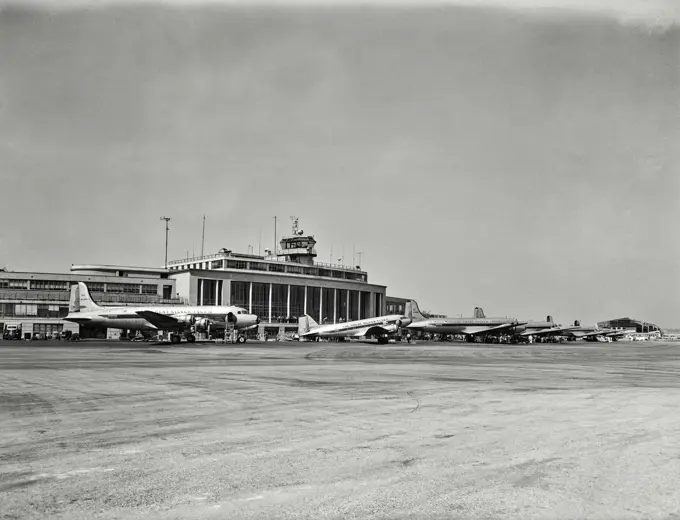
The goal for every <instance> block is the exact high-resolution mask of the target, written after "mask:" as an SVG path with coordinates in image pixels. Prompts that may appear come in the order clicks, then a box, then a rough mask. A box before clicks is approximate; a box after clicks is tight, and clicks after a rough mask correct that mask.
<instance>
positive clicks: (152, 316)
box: [135, 311, 179, 330]
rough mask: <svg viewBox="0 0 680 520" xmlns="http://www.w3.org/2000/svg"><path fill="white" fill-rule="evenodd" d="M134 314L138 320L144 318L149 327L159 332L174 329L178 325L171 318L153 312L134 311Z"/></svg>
mask: <svg viewBox="0 0 680 520" xmlns="http://www.w3.org/2000/svg"><path fill="white" fill-rule="evenodd" d="M135 314H137V315H138V316H139V317H140V318H144V319H145V320H146V321H148V322H149V323H151V325H153V326H154V327H156V328H159V329H161V330H163V329H166V328H173V327H176V326H177V324H178V323H179V322H178V321H177V320H176V319H175V318H173V317H172V316H167V315H165V314H159V313H157V312H153V311H136V313H135Z"/></svg>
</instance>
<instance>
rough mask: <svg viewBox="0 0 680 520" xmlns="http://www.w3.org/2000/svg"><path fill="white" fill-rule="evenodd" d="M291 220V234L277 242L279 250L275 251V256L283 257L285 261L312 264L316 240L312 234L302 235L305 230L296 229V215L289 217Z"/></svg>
mask: <svg viewBox="0 0 680 520" xmlns="http://www.w3.org/2000/svg"><path fill="white" fill-rule="evenodd" d="M291 220H292V221H293V231H292V235H291V236H288V237H283V238H282V239H281V242H279V244H280V245H281V251H279V252H277V253H276V256H277V257H279V258H285V260H286V261H287V262H296V263H298V264H304V265H314V258H315V257H316V249H314V246H315V245H316V240H314V237H313V236H312V235H308V236H304V234H305V232H304V231H303V230H302V229H298V218H297V217H291Z"/></svg>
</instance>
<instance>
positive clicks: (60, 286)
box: [0, 280, 158, 294]
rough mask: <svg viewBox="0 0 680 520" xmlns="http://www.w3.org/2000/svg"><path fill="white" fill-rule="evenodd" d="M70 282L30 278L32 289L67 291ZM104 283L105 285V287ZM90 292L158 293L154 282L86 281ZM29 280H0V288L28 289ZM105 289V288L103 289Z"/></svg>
mask: <svg viewBox="0 0 680 520" xmlns="http://www.w3.org/2000/svg"><path fill="white" fill-rule="evenodd" d="M71 283H72V282H61V281H56V280H30V290H32V291H68V290H69V289H70V285H71ZM105 285H106V287H105ZM87 287H88V289H89V290H90V292H93V293H94V292H110V293H128V294H139V293H140V287H141V294H158V285H156V284H138V283H107V284H103V283H101V282H87ZM28 288H29V280H0V289H16V290H24V291H25V290H28ZM105 289H106V290H105Z"/></svg>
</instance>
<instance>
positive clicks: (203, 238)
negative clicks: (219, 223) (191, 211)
mask: <svg viewBox="0 0 680 520" xmlns="http://www.w3.org/2000/svg"><path fill="white" fill-rule="evenodd" d="M204 244H205V215H203V235H202V236H201V256H203V245H204Z"/></svg>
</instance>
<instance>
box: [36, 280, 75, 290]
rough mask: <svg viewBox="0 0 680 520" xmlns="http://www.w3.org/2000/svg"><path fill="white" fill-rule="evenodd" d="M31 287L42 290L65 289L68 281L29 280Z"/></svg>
mask: <svg viewBox="0 0 680 520" xmlns="http://www.w3.org/2000/svg"><path fill="white" fill-rule="evenodd" d="M31 289H35V290H42V291H66V290H67V289H68V282H58V281H56V280H31Z"/></svg>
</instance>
